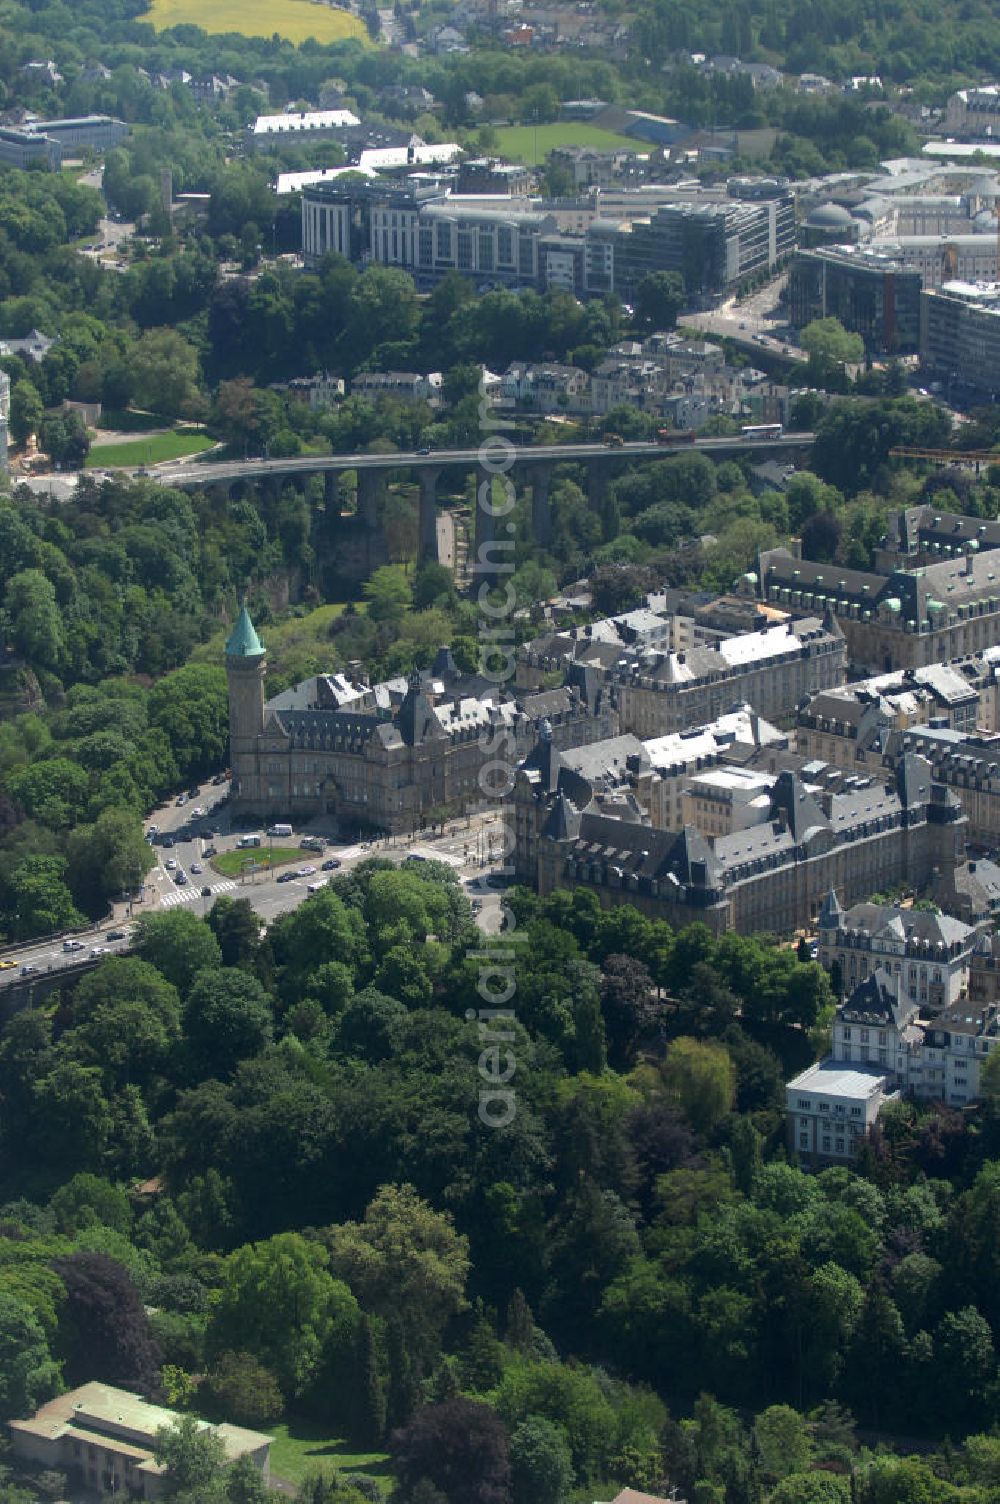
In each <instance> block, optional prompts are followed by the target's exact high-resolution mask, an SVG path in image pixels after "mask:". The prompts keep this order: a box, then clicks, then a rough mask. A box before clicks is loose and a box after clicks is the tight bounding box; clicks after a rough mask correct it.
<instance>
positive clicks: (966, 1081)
mask: <svg viewBox="0 0 1000 1504" xmlns="http://www.w3.org/2000/svg"><path fill="white" fill-rule="evenodd" d="M997 1015H998V1009H997V1007H996V1005H988V1006H986V1007H983V1006H981V1005H979V1006H976V1005H973V1003H972V1001H971V999H969V998H968V997H965V996H963V997H960V998H958V999H957V1000H956V1001H955V1002H953V1003H950V1004H949V1005H948V1006H947V1007H946V1008H944V1009H943V1010H941V1011H940V1012H938V1013H935V1014H934V1015H933V1016H932V1017H925V1016H923V1015H922V1012H921V1008H920V1004H919V1002H915V1001H914V1000H913V999H912V998H911V997H910V996H908V992H907V988H906V985H905V982H904V981H903V979H902V978H901V977H899V976H897V975H896V974H895V973H890V972H888V971H885V970H883V969H881V968H879V969H878V970H876V971H874V972H872V973H871V974H870V975H869V976H867V977H866V978H865V979H864V981H862V982H859V983H858V985H857V987H856V988H855V989H854V991H853V992H852V993H851V995H850V997H849V998H848V1000H847V1002H845V1003H843V1004H842V1005H841V1006H840V1007H839V1008H838V1009H837V1015H836V1018H835V1020H834V1025H833V1058H834V1060H836V1061H841V1062H854V1063H861V1064H867V1063H869V1062H870V1063H872V1064H875V1065H877V1066H879V1067H881V1068H883V1069H887V1070H889V1071H891V1072H892V1073H893V1075H894V1077H895V1079H896V1082H897V1084H898V1086H899V1088H900V1090H902V1091H904V1092H906V1093H908V1094H909V1095H910V1096H914V1097H921V1098H924V1099H927V1098H929V1099H930V1100H932V1101H937V1102H947V1103H948V1104H949V1106H952V1107H964V1106H965V1105H966V1103H968V1102H971V1101H973V1100H974V1099H975V1098H976V1097H977V1096H978V1095H979V1071H980V1067H981V1065H982V1063H983V1061H984V1060H985V1059H987V1058H988V1057H989V1055H990V1053H991V1052H992V1050H993V1049H994V1048H995V1046H996V1044H997V1040H998V1038H1000V1020H998V1016H997Z"/></svg>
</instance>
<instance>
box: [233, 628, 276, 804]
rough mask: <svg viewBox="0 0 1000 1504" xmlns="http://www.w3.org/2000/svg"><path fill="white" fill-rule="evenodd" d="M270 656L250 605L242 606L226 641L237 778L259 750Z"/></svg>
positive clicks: (234, 776) (235, 781)
mask: <svg viewBox="0 0 1000 1504" xmlns="http://www.w3.org/2000/svg"><path fill="white" fill-rule="evenodd" d="M266 673H267V656H266V654H265V651H264V644H263V643H262V642H261V640H260V638H259V637H258V636H257V632H256V630H255V628H254V624H253V622H252V621H251V620H250V613H249V611H248V610H247V608H246V606H245V605H244V606H241V607H240V614H239V616H238V617H237V618H236V625H235V626H234V627H233V630H232V632H231V633H230V634H229V640H228V642H227V643H226V677H227V679H228V680H229V761H230V766H231V767H232V770H233V782H234V784H236V785H237V786H238V785H239V782H240V779H241V776H245V775H246V774H247V773H249V771H250V768H249V767H248V765H247V762H246V759H247V758H253V757H254V755H255V754H256V751H257V738H258V737H259V736H260V734H261V732H262V731H263V729H264V677H265V675H266Z"/></svg>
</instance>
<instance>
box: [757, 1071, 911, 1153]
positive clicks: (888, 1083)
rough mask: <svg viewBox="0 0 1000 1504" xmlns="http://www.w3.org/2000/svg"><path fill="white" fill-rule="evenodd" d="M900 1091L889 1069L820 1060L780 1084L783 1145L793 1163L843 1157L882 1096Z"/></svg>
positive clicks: (874, 1115)
mask: <svg viewBox="0 0 1000 1504" xmlns="http://www.w3.org/2000/svg"><path fill="white" fill-rule="evenodd" d="M898 1096H899V1091H898V1089H897V1087H896V1085H895V1079H894V1077H893V1075H892V1073H891V1071H889V1070H887V1069H883V1068H881V1067H879V1066H877V1065H861V1064H855V1063H853V1062H850V1063H847V1064H844V1063H843V1062H841V1061H838V1060H833V1059H828V1060H820V1061H818V1062H817V1064H816V1065H811V1066H810V1067H809V1069H808V1070H805V1071H802V1072H801V1074H799V1075H798V1076H795V1077H794V1078H793V1079H792V1080H791V1081H789V1082H788V1084H787V1086H786V1087H785V1113H786V1122H787V1129H788V1148H789V1151H790V1153H791V1154H792V1155H793V1157H794V1159H795V1160H796V1162H797V1163H798V1164H801V1165H805V1166H810V1167H811V1166H813V1165H816V1164H822V1163H824V1162H832V1163H834V1164H836V1163H837V1162H838V1161H839V1162H841V1163H845V1164H846V1163H848V1162H849V1161H850V1160H852V1159H854V1158H855V1157H856V1156H857V1153H858V1150H859V1149H860V1147H861V1144H862V1143H863V1141H864V1140H865V1139H866V1138H867V1137H868V1136H869V1134H870V1133H871V1131H872V1129H873V1128H874V1126H875V1124H876V1122H877V1121H878V1115H879V1113H880V1112H881V1111H882V1108H883V1107H884V1106H885V1104H886V1102H891V1101H893V1100H894V1099H895V1098H897V1097H898Z"/></svg>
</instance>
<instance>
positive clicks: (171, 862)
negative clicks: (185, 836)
mask: <svg viewBox="0 0 1000 1504" xmlns="http://www.w3.org/2000/svg"><path fill="white" fill-rule="evenodd" d="M163 865H164V867H166V869H167V871H168V872H173V870H174V868H175V867H176V866H177V862H176V859H175V858H174V857H172V856H168V857H167V860H166V861H165V862H164V863H163Z"/></svg>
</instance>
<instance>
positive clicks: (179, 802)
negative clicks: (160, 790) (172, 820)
mask: <svg viewBox="0 0 1000 1504" xmlns="http://www.w3.org/2000/svg"><path fill="white" fill-rule="evenodd" d="M187 802H188V796H187V794H178V795H177V798H176V799H175V800H174V804H175V805H176V806H177V808H178V809H183V808H184V806H185V804H187Z"/></svg>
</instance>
